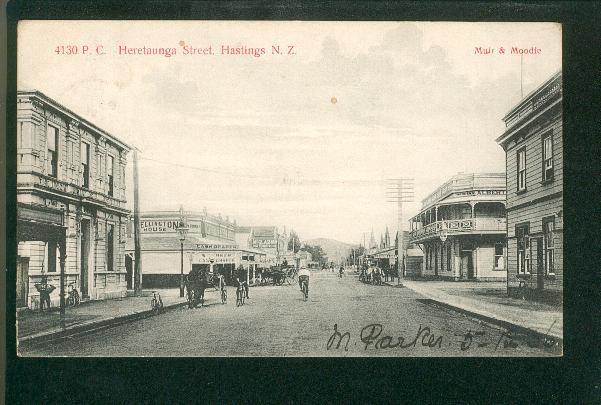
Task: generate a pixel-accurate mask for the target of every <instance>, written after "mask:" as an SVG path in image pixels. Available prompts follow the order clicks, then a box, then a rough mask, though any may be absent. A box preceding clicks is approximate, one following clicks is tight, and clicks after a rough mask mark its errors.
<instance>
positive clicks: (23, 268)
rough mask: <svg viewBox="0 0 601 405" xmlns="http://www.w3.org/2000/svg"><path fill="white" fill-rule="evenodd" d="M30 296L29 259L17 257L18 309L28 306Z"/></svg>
mask: <svg viewBox="0 0 601 405" xmlns="http://www.w3.org/2000/svg"><path fill="white" fill-rule="evenodd" d="M28 295H29V257H21V256H18V257H17V308H22V307H26V306H27V296H28Z"/></svg>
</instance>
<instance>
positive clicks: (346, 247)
mask: <svg viewBox="0 0 601 405" xmlns="http://www.w3.org/2000/svg"><path fill="white" fill-rule="evenodd" d="M303 243H306V244H307V245H319V246H321V248H322V249H323V251H324V252H325V253H326V255H327V256H328V261H333V262H335V263H336V262H339V261H340V259H341V258H342V257H348V255H349V253H350V250H351V249H352V248H357V247H359V245H351V244H349V243H345V242H340V241H338V240H335V239H327V238H316V239H309V240H305V241H303Z"/></svg>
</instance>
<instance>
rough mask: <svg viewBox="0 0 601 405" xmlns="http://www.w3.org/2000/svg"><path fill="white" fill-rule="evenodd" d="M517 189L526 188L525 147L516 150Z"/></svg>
mask: <svg viewBox="0 0 601 405" xmlns="http://www.w3.org/2000/svg"><path fill="white" fill-rule="evenodd" d="M517 160H518V178H517V185H518V191H523V190H526V148H522V149H520V150H519V151H518V159H517Z"/></svg>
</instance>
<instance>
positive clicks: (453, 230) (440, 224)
mask: <svg viewBox="0 0 601 405" xmlns="http://www.w3.org/2000/svg"><path fill="white" fill-rule="evenodd" d="M443 231H445V232H446V234H447V235H448V236H453V235H463V234H478V233H505V232H506V231H507V228H506V219H505V218H468V219H450V220H445V221H437V222H433V223H431V224H429V225H426V226H425V227H423V228H420V229H416V230H414V231H411V233H410V234H409V238H410V240H411V242H419V241H422V240H426V239H430V238H437V237H439V235H440V234H442V233H443Z"/></svg>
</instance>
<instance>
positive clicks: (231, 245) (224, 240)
mask: <svg viewBox="0 0 601 405" xmlns="http://www.w3.org/2000/svg"><path fill="white" fill-rule="evenodd" d="M182 222H183V223H184V225H185V227H186V228H187V232H186V234H185V238H184V239H183V241H182V240H181V239H180V233H179V232H178V228H179V227H180V225H181V223H182ZM237 228H238V227H237V226H236V224H235V222H234V221H230V220H229V218H223V217H222V216H221V214H218V215H213V214H209V213H208V212H207V211H206V209H205V210H203V211H201V212H197V211H183V210H180V211H146V212H142V213H141V214H140V248H141V253H142V287H143V288H175V287H179V285H180V279H181V272H182V268H181V260H182V251H183V265H184V268H183V273H184V275H187V274H188V273H189V272H190V271H191V270H192V269H196V268H198V269H199V270H205V271H210V272H213V273H218V274H223V275H224V276H225V279H226V282H227V283H228V284H232V283H233V280H234V276H235V273H234V272H235V270H236V269H237V268H238V266H240V265H242V266H244V268H245V269H248V270H250V271H249V272H248V279H249V280H248V281H250V282H252V280H253V279H254V278H255V274H256V269H257V267H258V264H259V263H261V262H263V261H264V257H265V252H263V251H261V250H259V249H254V248H253V247H252V246H249V245H248V244H247V243H245V241H244V240H243V239H244V234H243V233H241V235H242V236H241V237H240V236H238V238H237ZM237 239H239V240H237ZM133 252H134V240H133V235H132V234H130V235H129V238H128V240H127V257H126V261H127V273H128V284H131V281H130V280H131V279H132V278H133V276H132V271H133V267H134V266H133V265H134V263H133V256H134V255H133Z"/></svg>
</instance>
